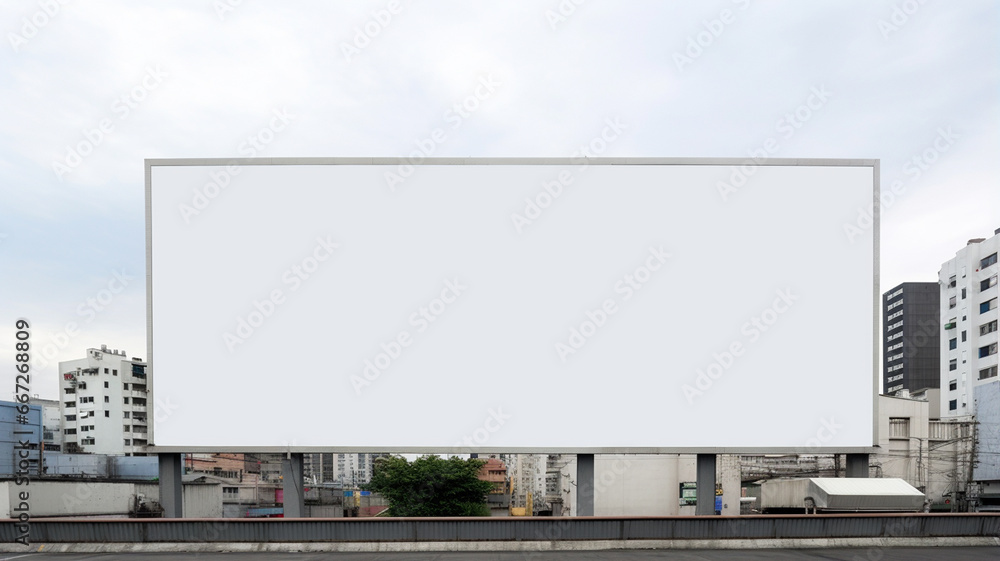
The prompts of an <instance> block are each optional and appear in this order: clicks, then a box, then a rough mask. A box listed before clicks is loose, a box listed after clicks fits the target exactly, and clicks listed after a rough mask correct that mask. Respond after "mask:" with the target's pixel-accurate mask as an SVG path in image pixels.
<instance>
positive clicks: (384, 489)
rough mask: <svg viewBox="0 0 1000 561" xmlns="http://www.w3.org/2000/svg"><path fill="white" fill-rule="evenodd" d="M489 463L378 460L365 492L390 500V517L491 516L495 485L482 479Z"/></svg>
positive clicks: (435, 457)
mask: <svg viewBox="0 0 1000 561" xmlns="http://www.w3.org/2000/svg"><path fill="white" fill-rule="evenodd" d="M485 463H486V462H485V461H484V460H478V459H468V460H463V459H461V458H456V457H451V458H448V459H443V458H439V457H438V456H423V457H420V458H417V459H416V460H414V461H413V462H412V463H411V462H409V461H407V460H406V459H405V458H401V457H388V458H379V459H378V460H376V462H375V466H374V470H373V473H372V479H371V482H370V483H368V484H367V485H365V489H367V490H369V491H372V492H375V493H378V494H380V495H382V496H383V497H385V498H386V500H388V501H389V515H390V516H489V515H490V509H489V507H488V506H487V504H486V495H487V494H489V492H490V491H491V490H492V489H493V484H491V483H489V482H488V481H482V480H480V479H479V477H478V476H479V470H480V468H482V466H483V465H484V464H485Z"/></svg>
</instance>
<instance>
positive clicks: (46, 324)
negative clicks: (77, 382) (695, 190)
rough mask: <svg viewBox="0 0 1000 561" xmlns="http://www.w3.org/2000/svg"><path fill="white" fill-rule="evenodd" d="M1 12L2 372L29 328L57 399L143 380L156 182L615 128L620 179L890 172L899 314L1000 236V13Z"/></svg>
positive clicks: (434, 7) (891, 252) (569, 5)
mask: <svg viewBox="0 0 1000 561" xmlns="http://www.w3.org/2000/svg"><path fill="white" fill-rule="evenodd" d="M578 1H579V0H578ZM234 4H235V5H234ZM0 6H2V8H0V31H2V32H3V36H4V43H5V44H4V45H3V47H2V48H0V108H2V110H3V117H2V118H0V302H2V305H0V322H2V326H0V364H4V365H9V364H13V356H12V351H11V346H12V345H11V343H12V342H13V329H12V326H13V322H14V320H15V319H16V318H18V317H25V318H28V319H30V320H31V321H32V323H33V338H34V340H35V342H36V347H35V352H36V353H40V352H43V351H45V348H46V346H48V352H47V353H46V354H48V355H50V356H52V357H54V360H50V361H46V363H45V364H39V365H38V366H39V369H38V371H37V375H36V377H35V379H34V380H33V386H34V389H33V391H34V392H35V393H38V394H40V395H41V396H42V397H53V398H54V397H56V392H57V385H56V374H57V373H56V367H55V363H56V362H57V361H59V360H70V359H75V358H81V357H82V356H83V353H84V350H85V349H86V348H88V347H99V346H100V345H101V344H107V345H109V346H110V347H113V348H119V349H125V350H126V351H127V352H128V354H129V356H139V357H145V356H146V339H145V309H146V296H145V280H144V268H145V239H144V178H143V160H144V159H145V158H190V157H198V158H209V157H213V158H229V157H237V156H250V155H255V156H258V157H260V156H264V157H277V156H405V155H407V154H409V153H410V152H411V151H412V150H413V149H414V144H415V141H417V140H420V139H425V138H427V137H428V136H430V135H431V133H432V131H434V130H435V129H437V128H440V129H442V130H443V131H444V132H445V133H446V137H445V139H444V140H443V141H441V142H439V143H437V144H436V148H435V153H434V154H433V155H434V156H452V157H454V156H462V157H466V156H477V157H516V156H552V157H567V156H569V155H571V154H573V153H574V152H576V151H577V150H578V149H579V148H580V146H581V145H583V144H584V143H587V142H589V141H590V140H591V139H592V138H593V137H595V136H596V135H598V134H599V133H600V132H601V130H602V127H604V126H605V123H606V122H607V120H609V119H611V120H616V119H617V120H618V121H619V122H620V123H621V124H622V125H623V126H624V132H623V134H622V135H621V136H620V138H618V139H617V140H616V141H615V142H613V143H610V144H609V146H608V148H607V150H606V152H605V153H604V154H602V155H604V156H647V157H745V156H747V155H748V154H749V153H750V152H751V151H753V150H758V149H761V148H762V147H765V146H769V147H771V148H772V152H771V153H770V154H769V156H770V157H780V158H866V159H875V158H877V159H880V160H881V173H882V175H881V183H882V187H883V190H885V189H886V188H887V187H889V186H891V185H893V183H894V182H897V181H898V182H899V183H898V184H897V185H898V186H899V188H900V192H899V194H898V196H896V197H895V198H894V200H893V201H892V204H891V205H890V206H889V207H888V208H886V209H885V211H884V217H883V222H882V230H881V236H882V246H881V263H882V266H881V274H882V288H883V290H885V289H888V288H890V287H892V286H894V285H896V284H898V283H900V282H904V281H934V280H936V274H937V271H938V268H939V267H940V264H941V263H942V262H944V261H945V260H947V259H950V258H951V257H953V256H954V253H955V252H956V251H957V250H958V249H960V248H961V247H962V246H963V245H965V243H966V241H967V240H968V239H970V238H975V237H989V236H992V235H993V231H994V230H995V229H996V228H1000V185H998V180H997V172H998V168H1000V157H998V156H1000V150H998V148H1000V126H998V125H1000V123H998V93H1000V92H998V68H1000V65H998V62H1000V60H998V58H1000V48H998V45H1000V42H998V32H1000V21H998V20H1000V18H998V14H1000V4H998V3H997V2H973V1H962V2H926V3H923V2H921V3H918V2H916V1H915V0H910V1H905V2H904V1H871V0H865V1H858V2H849V1H843V0H838V1H834V2H757V1H749V2H747V1H738V2H734V1H729V0H718V1H715V2H654V1H622V0H615V1H614V2H612V1H610V0H587V1H584V2H580V5H579V6H577V5H576V4H575V3H574V2H572V1H571V0H563V1H562V2H560V1H558V0H550V1H534V2H528V1H512V0H505V1H494V2H480V1H468V0H465V1H462V2H458V1H453V2H432V1H425V2H409V1H406V0H402V1H401V2H396V1H393V2H387V1H384V0H378V1H371V2H336V3H334V2H281V3H279V2H265V1H262V0H246V1H244V2H238V1H237V0H229V1H228V2H227V1H226V0H218V1H214V0H197V1H177V2H169V3H166V2H135V1H129V2H124V1H122V2H111V1H109V2H100V3H97V2H67V3H65V5H63V4H62V3H59V2H56V1H55V0H45V1H38V2H35V1H23V2H10V1H4V2H0ZM477 88H478V89H477ZM477 93H478V95H479V98H478V99H477V100H476V103H475V104H474V105H475V106H476V107H475V110H474V111H462V112H459V113H456V112H455V111H454V109H453V107H454V106H455V104H461V103H463V102H464V101H466V100H467V98H469V96H476V95H477ZM457 114H458V115H459V116H458V117H456V115H457ZM276 116H277V117H279V118H278V120H275V117H276ZM269 127H270V128H271V129H272V131H271V132H268V133H264V134H263V135H262V136H261V137H262V138H266V139H268V140H269V142H266V143H260V142H258V143H257V145H256V146H254V145H253V144H252V143H249V142H248V141H247V139H248V137H250V136H253V135H260V134H261V131H262V129H267V128H269ZM279 128H280V130H278V129H279ZM102 129H103V130H102ZM251 152H252V153H251ZM914 158H917V159H918V161H915V160H914ZM855 218H856V217H853V216H846V217H845V221H852V220H854V219H855ZM797 234H798V235H801V236H809V232H808V231H804V232H799V233H797ZM109 288H110V289H114V290H116V291H118V292H116V293H115V294H114V296H113V298H112V299H111V301H110V302H107V303H106V304H101V303H100V302H99V301H98V299H99V298H101V297H102V295H103V296H107V294H108V293H102V292H101V291H102V290H106V289H109ZM95 303H96V305H95ZM98 308H99V309H98ZM192 321H197V319H196V318H192ZM70 322H72V323H75V324H76V326H77V329H76V330H75V331H74V330H72V329H70V330H69V331H70V333H69V334H68V333H67V329H66V325H67V324H68V323H70ZM9 379H10V380H11V382H10V383H11V386H13V381H12V380H13V378H12V375H11V377H10V378H9ZM4 380H8V378H6V377H5V378H4ZM11 389H13V388H11ZM4 391H5V392H7V391H8V390H6V389H5V390H4Z"/></svg>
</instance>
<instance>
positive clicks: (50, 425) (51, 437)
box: [28, 397, 62, 452]
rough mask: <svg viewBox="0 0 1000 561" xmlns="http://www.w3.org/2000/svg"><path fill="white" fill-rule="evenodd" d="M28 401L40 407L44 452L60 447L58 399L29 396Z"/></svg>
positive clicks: (60, 426) (56, 449) (60, 430)
mask: <svg viewBox="0 0 1000 561" xmlns="http://www.w3.org/2000/svg"><path fill="white" fill-rule="evenodd" d="M28 403H30V404H32V405H37V406H39V407H41V408H42V443H43V444H44V448H45V451H46V452H59V451H60V450H61V449H62V416H61V415H60V413H59V410H60V407H59V400H57V399H40V398H37V397H33V398H31V399H30V400H29V401H28Z"/></svg>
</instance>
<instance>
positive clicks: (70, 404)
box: [66, 401, 76, 409]
mask: <svg viewBox="0 0 1000 561" xmlns="http://www.w3.org/2000/svg"><path fill="white" fill-rule="evenodd" d="M74 407H76V402H75V401H67V402H66V409H72V408H74Z"/></svg>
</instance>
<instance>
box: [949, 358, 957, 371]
mask: <svg viewBox="0 0 1000 561" xmlns="http://www.w3.org/2000/svg"><path fill="white" fill-rule="evenodd" d="M948 370H958V359H957V358H953V359H951V360H949V361H948Z"/></svg>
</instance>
